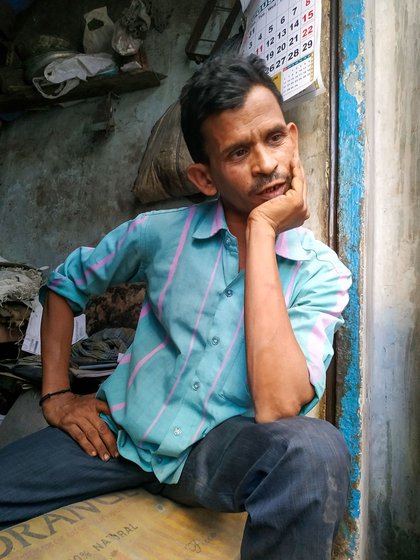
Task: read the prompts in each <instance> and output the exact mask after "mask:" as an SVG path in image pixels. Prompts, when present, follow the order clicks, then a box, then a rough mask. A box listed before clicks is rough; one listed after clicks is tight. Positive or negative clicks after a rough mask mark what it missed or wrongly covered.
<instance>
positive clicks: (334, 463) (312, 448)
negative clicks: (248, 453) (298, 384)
mask: <svg viewBox="0 0 420 560" xmlns="http://www.w3.org/2000/svg"><path fill="white" fill-rule="evenodd" d="M258 426H261V427H262V428H260V430H261V431H262V432H265V437H267V444H268V445H269V447H270V448H271V450H272V453H274V454H275V453H276V452H278V454H279V456H282V457H283V456H284V454H285V450H287V451H286V454H287V456H288V457H289V459H290V460H291V461H296V462H297V463H299V469H302V470H304V471H307V472H310V473H312V474H313V475H315V476H316V475H317V473H319V472H320V471H325V470H326V471H328V473H330V474H331V473H337V474H338V475H340V476H341V477H342V478H343V480H345V479H347V478H348V476H349V469H350V455H349V451H348V449H347V446H346V443H345V441H344V438H343V436H342V434H341V433H340V431H339V430H337V428H335V427H334V426H333V425H332V424H330V423H329V422H326V421H325V420H319V419H315V418H308V417H303V416H296V417H291V418H284V419H281V420H278V421H277V422H271V423H269V424H258ZM263 437H264V436H263Z"/></svg>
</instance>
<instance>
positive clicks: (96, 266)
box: [74, 216, 147, 286]
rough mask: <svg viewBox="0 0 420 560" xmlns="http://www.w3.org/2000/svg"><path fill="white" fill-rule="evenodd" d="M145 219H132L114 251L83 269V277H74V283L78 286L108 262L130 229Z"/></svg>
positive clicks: (143, 217) (145, 217)
mask: <svg viewBox="0 0 420 560" xmlns="http://www.w3.org/2000/svg"><path fill="white" fill-rule="evenodd" d="M146 219H147V216H142V217H140V218H137V220H134V221H133V222H132V223H131V224H130V225H129V227H128V229H127V231H126V233H125V234H124V235H123V236H122V237H121V239H120V240H119V241H118V243H117V247H116V249H115V250H114V251H112V253H110V254H109V255H107V256H106V257H104V258H103V259H101V260H100V261H98V262H97V263H95V264H93V265H92V266H90V267H88V268H87V269H86V270H85V271H84V278H76V279H75V280H74V283H75V284H77V285H78V286H79V285H80V284H85V283H86V282H87V280H88V278H89V276H91V275H92V274H93V273H94V272H95V271H97V270H99V269H100V268H102V267H103V266H105V265H106V264H107V263H108V262H110V261H111V260H112V259H113V258H114V257H115V255H116V254H117V252H118V249H119V248H120V247H121V245H122V244H123V243H124V241H125V240H126V239H127V237H128V236H129V235H130V233H131V232H132V230H133V229H134V228H136V227H137V226H138V225H140V224H142V223H143V222H144V221H145V220H146Z"/></svg>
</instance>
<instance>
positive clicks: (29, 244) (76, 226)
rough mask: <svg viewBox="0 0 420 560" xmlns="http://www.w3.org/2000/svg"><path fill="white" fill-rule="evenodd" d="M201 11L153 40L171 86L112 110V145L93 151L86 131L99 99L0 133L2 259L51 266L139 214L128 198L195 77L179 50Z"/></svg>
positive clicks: (173, 22) (181, 15)
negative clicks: (155, 129) (164, 117)
mask: <svg viewBox="0 0 420 560" xmlns="http://www.w3.org/2000/svg"><path fill="white" fill-rule="evenodd" d="M203 4H204V0H197V1H196V2H189V1H188V0H179V1H177V2H176V3H175V2H174V9H173V11H172V14H171V17H170V20H169V26H168V27H167V28H166V29H165V30H164V31H163V32H162V33H158V32H157V31H155V30H151V31H150V32H149V34H148V36H147V39H146V41H145V51H146V54H147V57H148V62H149V66H150V67H151V68H152V69H153V70H155V71H156V72H160V73H162V74H165V75H167V78H166V79H165V80H163V81H162V83H161V85H160V86H159V87H157V88H153V89H147V90H143V91H137V92H133V93H130V94H125V95H122V96H121V98H120V100H119V101H116V102H115V109H116V111H115V115H114V118H115V132H114V133H111V135H110V137H109V138H108V139H102V140H98V141H94V139H93V134H92V132H89V131H87V130H86V127H87V126H88V125H90V124H91V123H92V122H93V121H94V119H95V113H96V111H97V110H98V106H99V104H100V102H101V99H100V98H98V99H95V100H87V101H85V102H82V103H81V104H78V105H75V106H72V107H67V108H65V109H62V108H52V109H49V110H48V111H40V112H30V113H26V114H24V115H23V116H21V117H20V118H19V119H18V120H16V121H14V122H13V123H11V124H10V125H8V126H6V127H3V128H2V129H0V130H1V132H0V153H1V159H0V177H1V180H0V200H1V207H0V255H1V256H3V257H4V258H6V259H8V260H13V261H22V262H26V263H28V264H32V265H34V266H44V265H47V266H55V265H57V264H58V263H59V262H61V260H62V259H63V258H64V257H65V256H66V255H67V254H68V252H69V251H70V250H72V249H73V248H75V247H77V246H79V245H81V244H83V245H91V244H94V243H96V242H97V241H98V240H99V239H100V238H101V236H103V235H104V234H105V233H106V232H107V231H108V230H110V229H111V228H113V227H114V226H116V225H118V224H119V223H121V222H123V221H125V220H127V219H129V218H131V217H133V216H134V215H136V214H137V213H138V212H139V211H140V210H141V206H140V204H139V202H138V201H137V200H136V198H135V197H134V195H133V193H131V191H130V189H131V186H132V184H133V182H134V180H135V178H136V176H137V169H138V166H139V163H140V160H141V156H142V154H143V151H144V148H145V145H146V142H147V139H148V136H149V133H150V130H151V128H152V126H153V124H154V122H155V121H156V120H157V119H158V118H159V117H160V116H161V114H162V113H163V112H164V110H165V109H166V108H167V107H168V106H169V105H170V104H171V103H172V102H173V101H175V100H176V98H177V96H178V94H179V91H180V89H181V87H182V85H183V83H184V82H185V80H186V79H187V78H188V77H189V76H190V75H191V73H192V72H193V70H194V69H195V68H196V65H195V63H194V62H191V61H189V60H188V59H187V57H186V56H185V54H184V48H185V45H186V43H187V41H188V38H189V36H190V33H191V30H192V27H193V25H194V24H195V22H196V20H197V17H198V15H199V13H200V10H201V7H202V6H203Z"/></svg>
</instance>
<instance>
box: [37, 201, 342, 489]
mask: <svg viewBox="0 0 420 560" xmlns="http://www.w3.org/2000/svg"><path fill="white" fill-rule="evenodd" d="M276 254H277V262H278V269H279V274H280V278H281V283H282V287H283V291H284V296H285V299H286V304H287V307H288V313H289V317H290V321H291V324H292V327H293V330H294V333H295V336H296V338H297V340H298V342H299V344H300V347H301V349H302V351H303V353H304V355H305V357H306V360H307V363H308V370H309V373H310V379H311V383H312V385H313V386H314V388H315V392H316V397H315V398H314V399H313V401H312V402H310V403H309V404H308V405H306V406H305V407H304V408H303V409H302V411H301V414H305V413H306V412H308V411H309V410H310V409H311V408H312V407H313V406H314V405H315V404H316V402H317V401H318V400H319V398H320V397H321V395H322V394H323V392H324V388H325V371H326V368H327V366H328V364H329V362H330V360H331V357H332V355H333V348H332V340H333V335H334V332H335V331H336V330H337V328H338V327H339V326H340V325H341V324H342V317H341V312H342V310H343V308H344V307H345V305H346V304H347V301H348V289H349V286H350V282H351V280H350V272H349V271H348V270H347V268H346V267H345V266H344V265H343V264H341V262H340V261H339V260H338V258H337V256H336V254H335V253H334V252H333V251H332V250H331V249H329V248H328V247H327V246H326V245H324V244H323V243H321V242H319V241H316V240H315V239H314V237H313V234H312V233H311V232H310V231H309V230H307V229H305V228H298V229H294V230H290V231H287V232H285V233H282V234H280V235H279V236H278V238H277V242H276ZM238 269H239V260H238V246H237V242H236V238H235V237H234V236H233V235H232V234H231V233H230V232H229V230H228V227H227V225H226V221H225V217H224V213H223V207H222V204H221V203H220V202H219V201H210V202H205V203H201V204H198V205H194V206H191V207H188V208H178V209H171V210H163V211H153V212H147V213H145V214H141V215H139V216H138V217H137V218H135V219H134V220H131V221H129V222H126V223H124V224H122V225H120V226H119V227H117V228H116V229H115V230H113V231H112V232H111V233H109V234H108V235H107V236H106V237H105V238H104V239H103V240H102V241H101V242H100V243H99V245H98V246H97V247H96V248H90V247H82V248H79V249H77V250H75V251H74V252H73V253H71V255H70V256H69V257H68V258H67V259H66V261H65V262H64V263H63V264H62V265H60V266H59V267H58V269H57V270H56V271H55V272H53V273H52V274H51V276H50V278H49V281H48V287H49V288H50V289H51V290H54V291H55V292H56V293H58V294H60V295H61V296H63V297H65V298H66V299H67V300H68V301H69V303H70V305H71V307H72V309H73V311H74V312H75V314H78V313H81V312H82V311H83V309H84V307H85V305H86V303H87V301H88V299H89V296H90V295H92V294H100V293H102V292H104V291H105V290H106V289H107V288H108V287H109V286H113V285H116V284H119V283H123V282H140V281H144V282H147V286H148V289H147V292H148V293H147V296H146V299H145V301H144V304H143V306H142V309H141V313H140V318H139V322H138V326H137V329H136V334H135V338H134V342H133V344H132V346H131V347H130V348H129V350H128V351H127V353H126V354H125V355H124V357H123V358H122V360H121V361H120V363H119V365H118V367H117V369H116V371H115V372H114V373H113V374H112V375H111V376H110V377H109V378H108V379H107V380H106V381H105V382H104V383H103V384H102V386H101V387H100V388H99V391H98V398H100V399H103V400H106V401H107V402H108V404H109V406H110V409H111V412H112V417H107V418H106V420H107V422H108V423H109V425H110V426H111V428H112V429H113V430H114V431H115V432H116V433H117V441H118V449H119V452H120V454H121V455H122V456H123V457H125V458H127V459H129V460H131V461H134V462H135V463H137V464H138V465H140V467H141V468H142V469H144V470H146V471H154V473H155V474H156V476H157V478H158V479H159V480H160V481H162V482H166V483H176V482H177V481H178V479H179V476H180V474H181V471H182V467H183V465H184V463H185V460H186V458H187V455H188V452H189V449H190V446H191V445H193V444H194V443H195V442H197V441H199V440H200V439H201V438H203V437H204V436H205V435H206V434H207V433H208V432H209V430H211V429H212V428H214V427H215V426H217V425H218V424H220V423H221V422H223V421H224V420H226V419H228V418H230V417H232V416H236V415H246V416H253V414H254V412H253V403H252V399H251V395H250V392H249V388H248V384H247V368H246V355H245V335H244V272H243V271H241V272H238ZM267 312H268V313H269V312H270V310H269V309H268V310H267ZM279 344H281V340H279Z"/></svg>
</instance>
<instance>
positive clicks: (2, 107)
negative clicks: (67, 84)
mask: <svg viewBox="0 0 420 560" xmlns="http://www.w3.org/2000/svg"><path fill="white" fill-rule="evenodd" d="M165 77H166V76H165V75H164V74H158V73H156V72H154V71H153V70H144V69H143V70H135V71H133V72H120V73H119V74H116V75H113V76H95V77H93V78H89V79H88V80H87V81H86V82H80V84H79V85H78V86H77V87H76V88H75V89H73V90H71V91H69V92H68V93H67V94H66V95H63V96H61V97H58V98H57V99H46V98H45V97H42V95H41V94H40V93H39V92H38V91H37V90H36V89H35V87H33V86H31V85H24V86H21V87H19V88H16V91H14V92H13V93H9V94H0V112H1V113H7V112H11V111H20V110H25V109H40V108H43V107H48V106H52V105H57V104H59V103H65V102H67V101H76V100H79V99H87V98H89V97H98V96H101V95H106V94H107V93H109V92H113V93H115V94H117V95H119V94H121V93H128V92H131V91H137V90H141V89H146V88H152V87H157V86H159V85H160V82H161V80H162V79H164V78H165Z"/></svg>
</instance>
